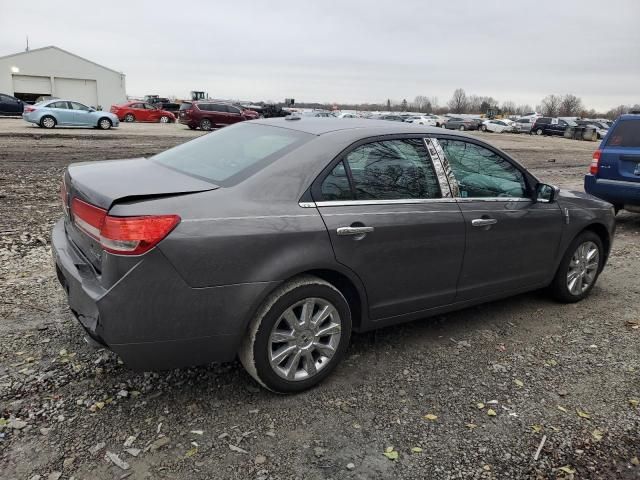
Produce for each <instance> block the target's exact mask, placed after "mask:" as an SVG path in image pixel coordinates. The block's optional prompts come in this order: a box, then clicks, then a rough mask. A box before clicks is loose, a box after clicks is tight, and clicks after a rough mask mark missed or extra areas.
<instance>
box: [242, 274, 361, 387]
mask: <svg viewBox="0 0 640 480" xmlns="http://www.w3.org/2000/svg"><path fill="white" fill-rule="evenodd" d="M350 336H351V311H350V309H349V304H348V303H347V301H346V300H345V298H344V296H343V295H342V293H340V291H339V290H338V289H336V288H335V287H334V286H333V285H331V284H330V283H328V282H326V281H324V280H322V279H320V278H317V277H314V276H310V275H305V276H301V277H298V278H296V279H293V280H291V281H289V282H287V283H285V284H284V285H282V286H281V287H279V288H278V289H277V290H276V291H275V292H273V293H272V294H271V295H270V296H269V298H267V300H265V302H264V303H263V305H262V307H261V308H260V310H259V311H258V313H257V315H256V316H255V318H254V319H253V320H252V322H251V324H250V325H249V330H248V332H247V335H246V337H245V338H244V340H243V342H242V345H241V347H240V351H239V357H240V361H241V362H242V365H243V366H244V368H245V369H246V370H247V372H249V374H250V375H251V376H252V377H253V378H254V379H256V380H257V381H258V382H259V383H260V384H261V385H263V386H264V387H265V388H268V389H269V390H272V391H274V392H278V393H295V392H300V391H303V390H306V389H308V388H311V387H312V386H314V385H316V384H318V383H319V382H321V381H322V380H323V379H325V378H326V377H327V376H328V375H329V374H330V373H331V372H332V371H333V369H334V368H335V367H336V365H337V364H338V363H339V362H340V360H341V359H342V357H343V356H344V354H345V351H346V349H347V346H348V344H349V338H350Z"/></svg>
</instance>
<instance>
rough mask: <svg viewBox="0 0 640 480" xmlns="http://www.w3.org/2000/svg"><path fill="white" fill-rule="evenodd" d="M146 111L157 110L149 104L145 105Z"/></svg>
mask: <svg viewBox="0 0 640 480" xmlns="http://www.w3.org/2000/svg"><path fill="white" fill-rule="evenodd" d="M144 109H145V110H157V108H156V107H154V106H153V105H149V104H148V103H145V104H144Z"/></svg>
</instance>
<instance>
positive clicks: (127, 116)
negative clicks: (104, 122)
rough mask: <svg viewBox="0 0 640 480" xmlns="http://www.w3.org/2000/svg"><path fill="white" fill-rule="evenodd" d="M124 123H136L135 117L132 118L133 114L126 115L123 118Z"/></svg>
mask: <svg viewBox="0 0 640 480" xmlns="http://www.w3.org/2000/svg"><path fill="white" fill-rule="evenodd" d="M124 121H125V122H128V123H131V122H135V121H136V117H134V116H133V113H127V114H126V115H125V116H124Z"/></svg>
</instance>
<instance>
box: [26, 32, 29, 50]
mask: <svg viewBox="0 0 640 480" xmlns="http://www.w3.org/2000/svg"><path fill="white" fill-rule="evenodd" d="M28 51H29V35H27V48H26V49H25V52H28Z"/></svg>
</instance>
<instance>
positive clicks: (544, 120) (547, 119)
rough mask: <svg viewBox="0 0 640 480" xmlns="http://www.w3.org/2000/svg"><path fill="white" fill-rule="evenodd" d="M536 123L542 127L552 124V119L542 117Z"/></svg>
mask: <svg viewBox="0 0 640 480" xmlns="http://www.w3.org/2000/svg"><path fill="white" fill-rule="evenodd" d="M536 123H539V124H541V125H547V124H549V123H551V119H550V118H545V117H541V118H539V119H537V120H536Z"/></svg>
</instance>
